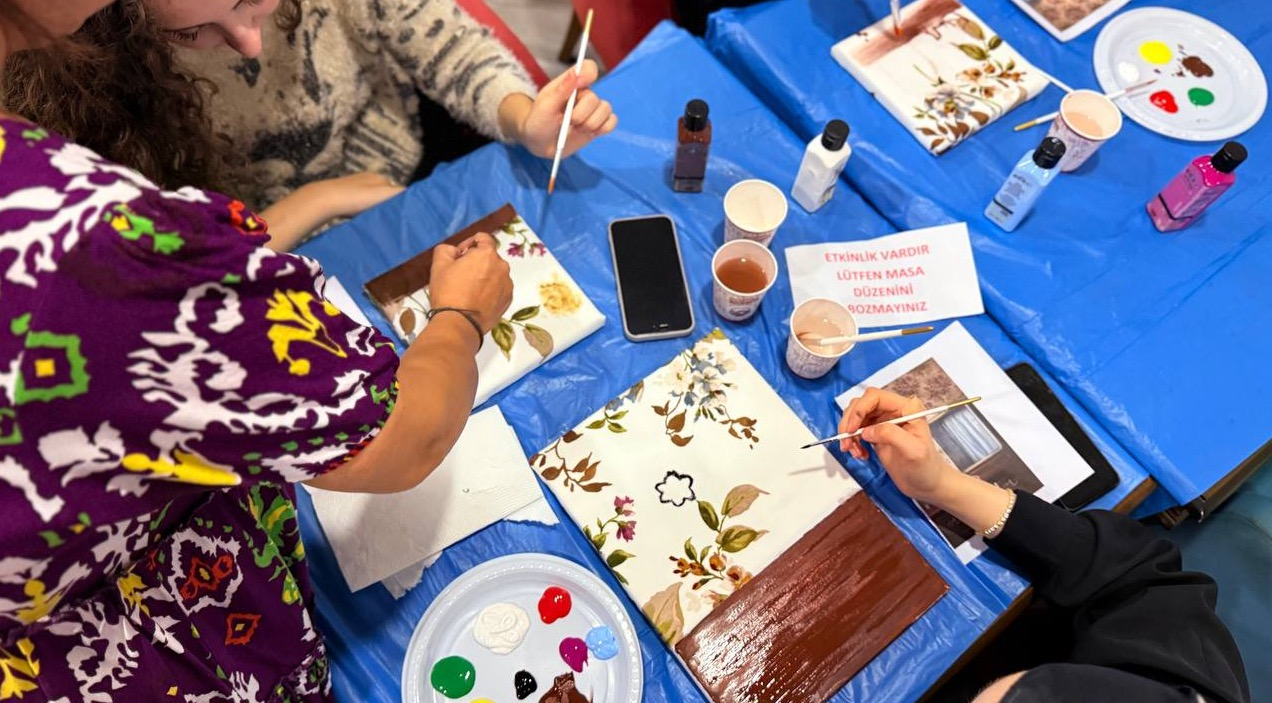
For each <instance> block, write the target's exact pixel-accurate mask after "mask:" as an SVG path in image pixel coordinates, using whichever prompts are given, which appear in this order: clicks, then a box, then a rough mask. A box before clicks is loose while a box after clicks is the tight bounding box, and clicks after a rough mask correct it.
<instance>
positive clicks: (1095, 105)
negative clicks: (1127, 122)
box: [1047, 89, 1122, 173]
mask: <svg viewBox="0 0 1272 703" xmlns="http://www.w3.org/2000/svg"><path fill="white" fill-rule="evenodd" d="M1120 131H1122V111H1121V110H1119V109H1117V105H1114V104H1113V101H1112V100H1109V99H1108V98H1106V97H1105V96H1104V95H1103V94H1102V93H1097V92H1095V91H1094V90H1085V89H1084V90H1075V91H1073V92H1072V93H1069V94H1068V95H1066V96H1064V98H1063V99H1062V100H1061V101H1060V113H1059V114H1058V115H1056V120H1055V122H1052V123H1051V129H1050V130H1049V131H1048V132H1047V136H1048V137H1055V138H1056V139H1059V140H1060V141H1062V142H1064V158H1062V159H1060V170H1061V171H1064V172H1065V173H1068V172H1069V171H1073V170H1075V169H1077V168H1078V167H1079V166H1081V165H1082V164H1084V163H1086V160H1087V159H1089V158H1091V154H1094V153H1095V150H1096V149H1099V148H1100V147H1101V146H1103V145H1104V142H1107V141H1108V140H1110V139H1112V138H1113V137H1115V136H1117V133H1118V132H1120Z"/></svg>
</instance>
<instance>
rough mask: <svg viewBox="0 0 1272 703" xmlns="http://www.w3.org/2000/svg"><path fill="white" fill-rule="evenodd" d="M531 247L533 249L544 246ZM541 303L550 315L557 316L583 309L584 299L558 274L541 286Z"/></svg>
mask: <svg viewBox="0 0 1272 703" xmlns="http://www.w3.org/2000/svg"><path fill="white" fill-rule="evenodd" d="M530 246H531V248H533V247H535V246H543V245H541V244H539V245H535V244H532V245H530ZM539 301H540V302H541V303H542V304H543V309H544V310H547V311H548V314H550V315H557V316H561V315H569V314H572V313H574V312H577V311H578V309H579V308H581V307H583V297H582V296H581V295H579V294H578V292H577V291H575V290H574V287H573V286H571V285H570V284H569V283H566V282H565V281H563V280H561V277H560V276H557V275H556V274H553V275H552V278H551V279H550V280H547V281H544V282H543V283H540V284H539Z"/></svg>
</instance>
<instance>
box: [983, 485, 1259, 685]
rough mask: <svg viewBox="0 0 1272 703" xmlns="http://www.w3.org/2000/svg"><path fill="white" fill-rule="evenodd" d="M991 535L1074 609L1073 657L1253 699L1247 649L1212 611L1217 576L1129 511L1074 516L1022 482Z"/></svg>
mask: <svg viewBox="0 0 1272 703" xmlns="http://www.w3.org/2000/svg"><path fill="white" fill-rule="evenodd" d="M989 543H990V544H991V545H992V546H993V547H994V548H995V549H997V550H998V551H1000V552H1002V554H1003V555H1004V556H1006V557H1008V558H1009V559H1011V560H1012V561H1013V562H1014V563H1015V564H1016V565H1017V566H1018V567H1019V568H1020V569H1021V570H1022V571H1023V572H1024V574H1025V575H1026V576H1028V577H1029V579H1030V580H1031V581H1032V582H1033V584H1034V587H1035V588H1036V589H1037V592H1038V594H1039V595H1041V596H1043V597H1044V598H1046V599H1047V600H1049V601H1051V602H1052V603H1054V604H1055V605H1057V606H1059V607H1061V608H1064V609H1066V610H1067V611H1069V612H1071V613H1072V614H1073V627H1074V632H1073V634H1074V649H1073V654H1072V661H1073V662H1074V663H1079V664H1094V665H1098V666H1107V667H1112V668H1115V669H1121V670H1124V671H1128V672H1131V673H1136V674H1140V675H1142V676H1146V677H1149V678H1152V679H1156V680H1158V681H1161V682H1163V683H1167V684H1170V685H1186V686H1191V687H1193V688H1195V689H1197V690H1198V691H1200V692H1202V693H1204V694H1206V695H1207V696H1209V697H1210V698H1211V699H1212V700H1215V701H1224V702H1225V703H1244V702H1246V701H1249V700H1250V689H1249V685H1248V684H1247V682H1246V675H1245V667H1244V666H1243V665H1242V662H1241V654H1240V652H1238V651H1237V645H1236V642H1235V641H1233V639H1232V635H1231V634H1230V633H1229V632H1228V628H1226V627H1225V626H1224V624H1223V623H1222V622H1220V620H1219V616H1218V615H1216V614H1215V596H1216V593H1217V590H1218V589H1217V588H1216V586H1215V582H1214V580H1213V579H1211V578H1210V577H1209V576H1207V575H1205V574H1201V573H1196V572H1189V571H1182V570H1181V565H1180V557H1179V550H1178V549H1177V548H1176V547H1175V545H1174V544H1172V543H1171V542H1170V541H1169V540H1165V539H1161V538H1158V537H1157V536H1156V535H1154V534H1153V533H1152V532H1151V531H1150V530H1148V529H1147V528H1146V527H1144V526H1143V525H1140V524H1139V523H1138V522H1136V521H1134V520H1132V519H1130V518H1128V517H1126V516H1124V515H1118V514H1116V513H1111V512H1108V511H1103V510H1096V511H1090V512H1085V513H1080V514H1077V515H1074V514H1071V513H1069V512H1068V511H1066V510H1064V509H1062V508H1058V507H1056V506H1054V505H1051V504H1050V503H1047V502H1044V501H1042V500H1040V499H1038V498H1036V497H1034V496H1033V495H1030V494H1028V493H1022V492H1019V491H1018V492H1017V493H1016V507H1015V509H1014V510H1013V511H1012V514H1011V517H1010V519H1009V520H1008V521H1007V524H1006V525H1005V526H1004V528H1003V531H1002V532H1001V533H1000V534H999V535H998V536H997V537H996V538H994V539H992V540H990V541H989Z"/></svg>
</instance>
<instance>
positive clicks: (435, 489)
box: [306, 407, 543, 591]
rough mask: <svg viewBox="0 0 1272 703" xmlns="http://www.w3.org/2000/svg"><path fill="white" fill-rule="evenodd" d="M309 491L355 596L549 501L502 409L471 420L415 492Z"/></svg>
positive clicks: (412, 490)
mask: <svg viewBox="0 0 1272 703" xmlns="http://www.w3.org/2000/svg"><path fill="white" fill-rule="evenodd" d="M306 488H307V489H308V490H309V493H310V495H311V496H312V497H313V503H314V512H315V513H317V515H318V522H319V524H321V525H322V530H323V533H324V534H326V536H327V541H328V542H329V543H330V544H331V549H332V551H333V552H335V555H336V562H337V563H338V564H339V565H340V573H341V574H343V575H344V578H345V582H346V583H347V584H348V585H349V590H351V591H357V590H360V589H362V588H366V587H367V586H369V585H371V584H373V583H375V582H376V581H380V580H381V579H385V578H387V577H390V576H393V575H394V574H397V573H399V572H400V571H402V570H403V569H407V568H408V567H412V565H417V564H419V565H421V566H420V570H421V571H422V570H423V566H422V562H424V560H425V559H428V558H430V557H432V558H436V556H437V555H438V554H439V553H440V552H441V551H442V550H443V549H445V548H446V547H449V546H450V545H452V544H454V543H456V542H458V541H460V540H462V539H464V538H465V537H468V536H469V535H471V534H473V533H474V532H477V531H478V530H481V529H482V528H485V527H487V526H488V525H492V524H494V523H496V522H498V521H500V520H502V519H504V518H506V517H508V516H509V515H512V514H513V513H515V512H517V511H518V510H521V509H523V508H526V507H527V506H529V505H531V504H533V503H535V502H536V501H542V500H543V492H542V491H541V490H540V489H539V484H538V483H537V482H536V481H535V480H534V476H533V475H532V474H531V473H530V472H529V471H526V458H525V455H524V454H523V453H522V451H521V443H520V442H519V441H518V440H517V435H516V433H515V432H513V430H512V427H510V426H509V425H508V423H507V422H506V421H505V420H504V417H503V413H501V412H500V411H499V408H498V407H492V408H488V409H486V410H483V411H482V412H479V413H477V414H475V415H473V416H472V417H470V418H469V419H468V425H467V427H465V428H464V433H463V434H462V435H460V438H459V441H458V442H457V443H456V444H455V447H454V448H453V449H452V450H451V452H450V454H449V455H447V457H446V459H445V460H444V461H443V462H442V464H441V466H438V467H437V469H435V470H434V471H433V473H431V474H429V476H428V478H426V479H424V481H423V482H422V483H420V485H418V486H416V487H415V488H412V489H411V490H409V491H403V492H402V493H392V494H387V495H371V494H366V493H340V492H336V491H324V490H321V489H317V488H310V487H308V486H306ZM415 580H416V581H418V576H417V577H416V579H415ZM411 585H414V584H413V583H412V584H411ZM408 587H409V586H408Z"/></svg>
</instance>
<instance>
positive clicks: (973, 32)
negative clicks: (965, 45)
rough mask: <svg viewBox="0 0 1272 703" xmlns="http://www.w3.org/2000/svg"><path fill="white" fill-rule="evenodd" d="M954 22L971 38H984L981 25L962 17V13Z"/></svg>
mask: <svg viewBox="0 0 1272 703" xmlns="http://www.w3.org/2000/svg"><path fill="white" fill-rule="evenodd" d="M954 24H957V25H958V28H959V29H961V30H963V33H964V34H966V35H968V36H969V37H972V38H973V39H984V38H985V30H983V29H981V26H980V25H979V24H977V23H976V22H974V21H973V20H970V19H968V18H966V17H963V16H962V15H959V16H957V17H956V18H955V19H954ZM960 48H961V47H960Z"/></svg>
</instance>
